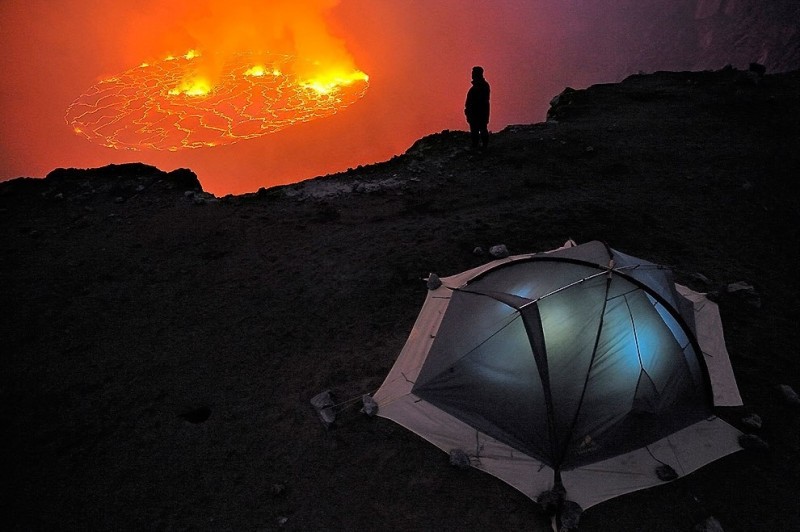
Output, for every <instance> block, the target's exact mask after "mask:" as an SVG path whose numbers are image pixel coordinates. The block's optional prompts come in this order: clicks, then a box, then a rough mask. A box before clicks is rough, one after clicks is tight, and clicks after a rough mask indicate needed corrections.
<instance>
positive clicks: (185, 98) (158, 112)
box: [65, 52, 369, 151]
mask: <svg viewBox="0 0 800 532" xmlns="http://www.w3.org/2000/svg"><path fill="white" fill-rule="evenodd" d="M295 62H296V60H295V59H294V58H293V57H291V56H286V55H278V54H258V53H253V52H247V53H239V54H235V55H232V56H231V57H229V58H228V59H227V61H225V64H224V67H223V71H222V75H221V77H220V79H219V81H218V83H216V84H215V85H214V86H213V87H210V88H208V89H207V91H203V92H204V93H203V94H197V95H191V93H190V92H189V91H182V92H179V91H176V90H175V88H176V87H179V86H180V85H181V83H182V82H185V80H186V79H187V78H190V77H192V76H193V75H195V74H196V71H197V65H198V63H197V59H196V58H195V56H192V55H186V56H182V57H177V58H167V59H164V60H161V61H158V62H155V63H150V64H146V63H145V64H142V65H140V66H138V67H135V68H131V69H129V70H127V71H125V72H123V73H122V74H120V75H118V76H115V77H113V78H110V79H106V80H103V81H101V82H99V83H97V84H96V85H94V86H92V87H91V88H89V89H88V90H87V91H86V92H85V93H84V94H82V95H81V96H80V97H78V98H77V99H76V100H75V101H74V102H72V104H70V106H69V107H68V108H67V112H66V116H65V119H66V121H67V123H68V124H69V125H70V127H72V129H73V131H74V132H75V133H77V134H79V135H83V136H84V137H86V138H87V139H89V140H90V141H92V142H96V143H100V144H103V145H104V146H108V147H111V148H116V149H130V150H170V151H175V150H179V149H183V148H201V147H207V146H221V145H225V144H232V143H234V142H238V141H240V140H245V139H251V138H255V137H260V136H262V135H267V134H269V133H275V132H276V131H280V130H281V129H284V128H286V127H289V126H292V125H294V124H297V123H300V122H308V121H310V120H315V119H318V118H324V117H327V116H330V115H332V114H334V113H336V112H338V111H339V110H341V109H344V108H345V107H347V106H349V105H351V104H353V103H355V102H356V101H358V100H359V99H360V98H361V97H362V96H363V95H364V93H365V92H366V90H367V87H368V86H369V84H368V81H367V76H366V75H363V73H359V74H361V77H355V78H352V79H348V80H346V81H344V82H341V83H334V84H328V85H326V86H325V87H324V88H321V86H320V85H319V84H315V83H313V82H307V81H303V80H300V79H298V78H297V77H296V76H295V75H294V74H292V73H291V72H293V71H294V70H295V68H294V67H295V66H296V65H295ZM312 81H313V80H312Z"/></svg>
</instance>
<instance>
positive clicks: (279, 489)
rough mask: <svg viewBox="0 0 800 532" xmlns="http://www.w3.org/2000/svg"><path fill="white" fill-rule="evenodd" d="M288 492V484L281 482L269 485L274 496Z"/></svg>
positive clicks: (270, 492)
mask: <svg viewBox="0 0 800 532" xmlns="http://www.w3.org/2000/svg"><path fill="white" fill-rule="evenodd" d="M285 493H286V485H285V484H281V483H275V484H273V485H271V486H270V487H269V494H270V495H272V496H273V497H278V496H280V495H284V494H285Z"/></svg>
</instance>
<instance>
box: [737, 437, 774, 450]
mask: <svg viewBox="0 0 800 532" xmlns="http://www.w3.org/2000/svg"><path fill="white" fill-rule="evenodd" d="M739 445H741V447H742V449H747V450H752V451H766V450H768V449H769V444H768V443H767V442H765V441H764V440H762V439H761V438H759V437H758V436H756V435H755V434H742V435H741V436H739Z"/></svg>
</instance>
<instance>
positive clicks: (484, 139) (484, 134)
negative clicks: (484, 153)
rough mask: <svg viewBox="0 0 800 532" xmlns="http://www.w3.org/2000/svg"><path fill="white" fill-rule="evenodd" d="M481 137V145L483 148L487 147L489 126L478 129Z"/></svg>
mask: <svg viewBox="0 0 800 532" xmlns="http://www.w3.org/2000/svg"><path fill="white" fill-rule="evenodd" d="M480 137H481V146H483V149H484V150H485V149H487V148H488V147H489V128H488V127H487V126H483V127H482V128H481V131H480Z"/></svg>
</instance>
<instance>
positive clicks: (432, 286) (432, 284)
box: [425, 273, 442, 290]
mask: <svg viewBox="0 0 800 532" xmlns="http://www.w3.org/2000/svg"><path fill="white" fill-rule="evenodd" d="M425 281H426V282H427V285H428V290H436V289H437V288H439V287H440V286H442V280H441V279H439V276H438V275H436V274H435V273H429V274H428V278H427V279H425Z"/></svg>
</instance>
